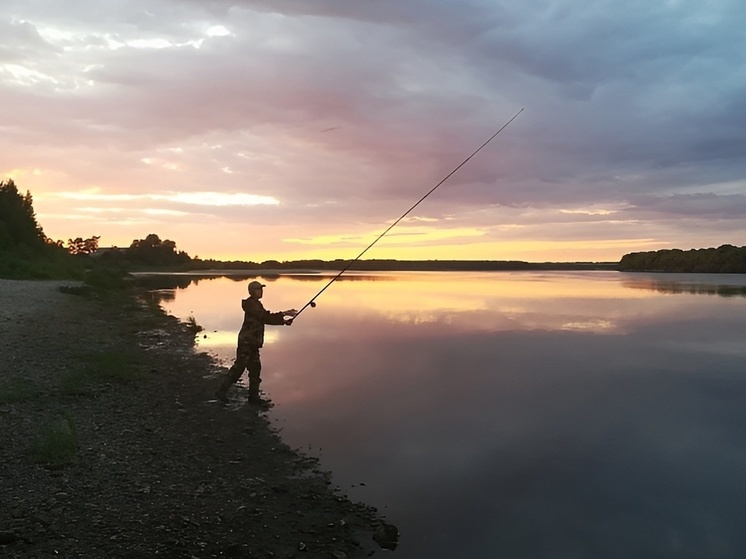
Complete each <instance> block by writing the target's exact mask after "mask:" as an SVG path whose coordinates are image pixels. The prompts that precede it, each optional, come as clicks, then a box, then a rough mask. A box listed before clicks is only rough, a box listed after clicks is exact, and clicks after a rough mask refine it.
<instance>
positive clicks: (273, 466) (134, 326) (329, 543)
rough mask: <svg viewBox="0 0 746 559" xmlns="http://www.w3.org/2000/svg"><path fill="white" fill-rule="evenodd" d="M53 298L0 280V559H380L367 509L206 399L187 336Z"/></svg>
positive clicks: (118, 299)
mask: <svg viewBox="0 0 746 559" xmlns="http://www.w3.org/2000/svg"><path fill="white" fill-rule="evenodd" d="M61 285H63V284H61V283H60V282H29V281H10V280H0V556H3V557H24V558H26V557H39V558H47V557H70V558H78V557H79V558H102V557H132V558H135V557H137V558H141V557H179V558H181V557H186V558H192V557H196V558H208V557H262V558H268V557H313V558H316V557H320V558H321V557H324V558H327V557H328V558H338V559H340V558H344V557H368V556H371V555H375V556H379V555H383V554H385V553H388V552H387V551H384V550H382V548H381V547H380V546H379V545H378V544H377V543H375V541H379V542H383V543H384V546H388V547H390V545H388V544H387V543H386V542H385V541H384V540H383V539H382V535H383V532H384V530H383V528H384V527H386V528H388V531H391V530H392V528H391V527H390V526H388V525H386V524H385V523H384V522H383V521H382V520H381V519H380V518H378V517H377V515H376V513H375V511H374V510H373V509H371V508H369V507H366V506H365V505H362V504H357V503H352V502H350V501H349V500H348V499H347V498H345V497H344V496H343V495H340V494H339V493H336V492H335V491H334V490H333V488H332V487H331V483H330V475H329V474H328V473H326V472H323V471H320V470H319V469H318V464H317V462H316V461H315V460H314V459H313V458H310V457H307V456H304V455H302V454H299V453H298V452H296V451H293V450H291V449H290V448H288V447H287V446H286V445H285V444H283V442H282V440H281V439H280V438H279V436H278V435H277V433H275V432H274V431H273V430H272V429H271V427H270V425H269V422H268V420H267V419H266V417H265V416H264V414H263V413H262V412H261V411H259V410H257V409H256V408H253V407H251V406H248V405H245V404H244V403H243V401H235V402H233V403H232V404H229V405H227V406H226V405H223V404H220V403H218V402H216V401H215V400H214V399H213V396H212V394H213V392H214V388H215V386H216V379H217V375H219V374H221V372H222V370H221V369H220V368H219V367H218V365H216V363H215V362H214V361H213V360H212V359H211V358H210V357H209V356H207V355H206V354H201V353H197V352H195V350H194V345H193V342H194V332H192V331H190V330H189V328H188V327H187V325H185V324H183V323H179V322H178V321H177V320H176V319H174V318H173V317H168V316H165V315H163V314H162V313H160V312H157V310H156V308H155V307H154V305H153V304H149V303H148V302H147V300H146V298H145V299H144V298H142V297H140V298H135V297H133V296H132V295H126V296H124V295H122V294H119V295H91V294H88V295H80V294H69V293H62V292H61V291H60V286H61ZM374 538H375V541H374Z"/></svg>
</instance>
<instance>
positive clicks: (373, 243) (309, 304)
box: [289, 109, 523, 323]
mask: <svg viewBox="0 0 746 559" xmlns="http://www.w3.org/2000/svg"><path fill="white" fill-rule="evenodd" d="M522 112H523V109H521V110H520V111H518V112H517V113H516V114H514V115H513V118H511V119H510V120H509V121H508V122H506V123H505V124H503V125H502V126H501V127H500V129H499V130H498V131H497V132H495V133H494V134H492V136H490V138H489V139H488V140H487V141H486V142H484V143H483V144H482V145H481V146H479V147H478V148H477V149H476V150H474V151H473V152H472V154H471V155H470V156H469V157H467V158H466V159H464V160H463V161H462V162H461V163H459V165H458V166H457V167H456V168H455V169H453V171H451V172H450V173H448V174H447V175H446V176H445V177H443V179H441V181H440V182H439V183H438V184H436V185H435V186H434V187H432V188H431V189H430V190H429V191H428V192H427V193H426V194H425V195H424V196H423V197H422V198H420V199H419V200H417V202H415V203H414V205H412V207H411V208H409V209H408V210H407V211H406V212H404V213H403V214H401V216H399V218H398V219H397V220H396V221H394V223H392V224H391V225H389V226H388V227H387V228H386V230H385V231H384V232H383V233H381V234H380V235H378V237H376V238H375V239H374V240H373V242H372V243H370V244H369V245H368V246H367V247H365V248H364V249H363V251H362V252H361V253H360V254H358V255H357V256H356V257H355V258H353V259H352V260H350V261H349V262H348V263H347V265H346V266H345V267H344V268H342V270H341V271H340V272H339V273H338V274H337V275H336V276H334V277H333V278H332V279H331V280H330V281H329V283H327V284H326V285H325V286H324V287H322V288H321V289H320V290H319V292H318V293H317V294H316V295H314V296H313V297H311V299H310V300H309V301H308V303H306V304H305V305H303V307H301V309H300V310H299V311H298V312H297V313H296V314H295V316H294V317H293V318H292V319H290V320H289V323H292V322H293V320H295V319H296V318H298V317H299V316H300V314H301V313H302V312H303V311H304V310H306V308H308V307H311V308H314V307H315V306H316V299H317V298H318V297H319V296H320V295H321V294H322V293H323V292H324V291H326V290H327V289H329V287H330V286H331V285H332V284H333V283H334V282H335V281H337V280H338V279H339V278H340V277H341V276H342V274H344V273H345V272H346V271H347V270H349V269H350V266H352V265H353V264H354V263H355V262H357V261H358V260H360V258H361V257H362V256H363V255H364V254H365V253H366V252H368V251H369V250H370V249H371V248H372V247H373V245H375V244H376V243H377V242H378V241H380V240H381V239H382V238H383V237H384V235H386V233H388V232H389V231H391V230H392V229H393V228H394V227H396V225H397V224H398V223H399V222H400V221H401V220H402V219H404V218H405V217H407V216H408V215H409V213H410V212H411V211H412V210H413V209H415V208H416V207H417V206H419V205H420V204H421V203H422V202H424V201H425V198H427V197H428V196H430V195H431V194H432V193H433V192H435V191H436V190H437V189H438V187H439V186H440V185H441V184H443V183H444V182H446V181H447V180H448V179H449V178H451V177H452V176H453V175H454V174H455V173H456V171H458V170H459V169H460V168H461V167H463V166H464V165H466V164H467V163H468V161H469V160H470V159H471V158H472V157H474V156H475V155H476V154H477V153H479V152H480V151H481V149H482V148H483V147H484V146H486V145H487V144H489V143H490V142H491V141H492V140H493V139H494V138H495V136H497V135H498V134H499V133H500V132H502V131H503V130H505V128H507V126H508V125H509V124H510V123H511V122H513V121H514V120H515V119H516V118H518V115H519V114H521V113H522Z"/></svg>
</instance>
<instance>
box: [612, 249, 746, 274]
mask: <svg viewBox="0 0 746 559" xmlns="http://www.w3.org/2000/svg"><path fill="white" fill-rule="evenodd" d="M618 269H619V270H620V271H622V272H687V273H690V272H696V273H705V274H746V247H735V246H733V245H722V246H719V247H718V248H700V249H692V250H686V251H685V250H680V249H664V250H657V251H652V252H633V253H630V254H625V255H624V256H623V257H622V259H621V261H620V262H619V267H618Z"/></svg>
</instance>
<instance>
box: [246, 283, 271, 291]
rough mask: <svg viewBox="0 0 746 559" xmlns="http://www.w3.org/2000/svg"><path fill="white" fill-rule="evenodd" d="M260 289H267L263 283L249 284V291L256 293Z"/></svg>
mask: <svg viewBox="0 0 746 559" xmlns="http://www.w3.org/2000/svg"><path fill="white" fill-rule="evenodd" d="M260 287H267V286H266V285H264V284H263V283H259V282H258V281H252V282H251V283H249V291H254V290H255V289H259V288H260Z"/></svg>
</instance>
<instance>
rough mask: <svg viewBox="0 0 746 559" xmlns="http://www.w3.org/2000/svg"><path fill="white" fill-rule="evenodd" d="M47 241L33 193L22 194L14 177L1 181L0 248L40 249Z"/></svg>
mask: <svg viewBox="0 0 746 559" xmlns="http://www.w3.org/2000/svg"><path fill="white" fill-rule="evenodd" d="M46 242H47V237H46V236H45V235H44V231H42V228H41V226H40V225H39V223H38V222H37V221H36V214H35V213H34V206H33V199H32V198H31V193H30V192H28V191H27V192H26V194H25V195H22V194H21V193H20V192H19V191H18V187H16V185H15V183H14V182H13V179H8V180H7V181H2V182H0V250H16V249H25V250H28V249H32V250H33V249H40V248H42V247H43V246H44V245H45V244H46Z"/></svg>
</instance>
